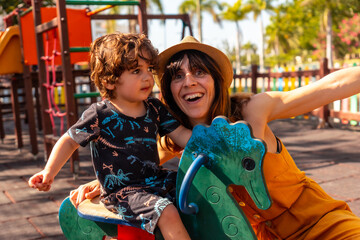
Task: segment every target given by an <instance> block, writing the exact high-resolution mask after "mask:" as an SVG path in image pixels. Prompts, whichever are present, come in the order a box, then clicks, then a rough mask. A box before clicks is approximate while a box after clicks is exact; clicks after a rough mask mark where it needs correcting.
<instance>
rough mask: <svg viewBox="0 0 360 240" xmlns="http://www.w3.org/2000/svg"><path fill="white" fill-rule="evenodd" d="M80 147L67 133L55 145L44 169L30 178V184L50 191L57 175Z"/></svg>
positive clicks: (41, 189) (40, 189)
mask: <svg viewBox="0 0 360 240" xmlns="http://www.w3.org/2000/svg"><path fill="white" fill-rule="evenodd" d="M78 147H79V144H78V143H76V142H75V141H74V140H73V139H72V138H71V137H70V136H69V135H68V134H67V133H65V134H64V135H63V136H62V137H61V138H60V139H59V140H58V141H57V142H56V144H55V145H54V147H53V149H52V151H51V154H50V157H49V160H48V162H47V163H46V166H45V168H44V170H42V171H40V172H38V173H36V174H34V176H32V177H31V178H30V179H29V186H30V187H32V188H36V189H38V190H39V191H49V190H50V185H51V184H52V182H53V181H54V178H55V176H56V175H57V174H58V172H59V171H60V169H61V168H62V167H63V166H64V164H65V163H66V161H67V160H68V159H69V158H70V157H71V155H72V154H73V152H74V151H75V150H76V149H77V148H78Z"/></svg>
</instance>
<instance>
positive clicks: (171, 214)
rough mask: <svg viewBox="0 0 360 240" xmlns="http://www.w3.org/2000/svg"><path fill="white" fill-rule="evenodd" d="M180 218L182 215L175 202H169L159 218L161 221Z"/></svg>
mask: <svg viewBox="0 0 360 240" xmlns="http://www.w3.org/2000/svg"><path fill="white" fill-rule="evenodd" d="M179 219H180V215H179V212H178V210H177V209H176V207H175V206H174V205H173V204H169V205H168V206H166V207H165V209H164V210H163V212H162V214H161V216H160V219H159V223H160V221H162V222H171V221H177V220H179Z"/></svg>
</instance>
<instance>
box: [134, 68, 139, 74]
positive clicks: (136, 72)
mask: <svg viewBox="0 0 360 240" xmlns="http://www.w3.org/2000/svg"><path fill="white" fill-rule="evenodd" d="M139 72H140V70H139V69H135V70H134V71H133V72H132V73H133V74H138V73H139Z"/></svg>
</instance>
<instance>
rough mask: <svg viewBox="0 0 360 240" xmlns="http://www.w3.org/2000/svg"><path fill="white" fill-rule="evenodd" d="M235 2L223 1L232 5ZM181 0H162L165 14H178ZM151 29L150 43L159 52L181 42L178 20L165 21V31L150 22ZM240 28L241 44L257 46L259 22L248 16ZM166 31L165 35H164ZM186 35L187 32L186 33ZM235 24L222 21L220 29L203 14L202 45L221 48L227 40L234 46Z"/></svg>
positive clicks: (232, 0)
mask: <svg viewBox="0 0 360 240" xmlns="http://www.w3.org/2000/svg"><path fill="white" fill-rule="evenodd" d="M235 1H236V0H223V2H228V3H229V4H233V3H234V2H235ZM181 2H182V0H163V1H162V4H163V7H164V12H165V14H178V8H179V5H180V3H181ZM263 19H264V25H266V24H268V23H269V15H268V14H265V15H264V17H263ZM195 21H196V19H193V22H192V23H191V24H192V29H193V34H194V36H195V37H198V33H197V28H196V25H197V24H196V22H195ZM150 24H151V27H150V32H149V37H150V39H151V41H152V43H153V44H154V45H155V46H156V47H157V48H158V49H159V51H162V50H164V49H165V48H167V47H170V46H172V45H174V44H176V43H178V42H179V41H180V40H181V32H182V23H181V21H179V20H177V21H176V20H167V23H166V26H165V29H166V30H165V29H164V26H163V25H161V24H160V21H158V20H153V21H151V23H150ZM240 26H241V29H242V32H243V41H242V44H245V43H247V42H249V41H250V42H252V43H255V44H259V39H260V27H259V22H254V20H253V17H252V16H251V15H250V16H249V17H248V20H244V21H242V22H240ZM165 31H166V34H165ZM186 33H187V34H188V31H187V32H186ZM235 33H236V29H235V24H234V23H233V22H229V21H223V23H222V27H220V26H219V25H218V24H215V23H214V22H213V20H212V17H211V15H210V14H208V13H206V12H204V13H203V43H205V44H209V45H212V46H214V47H217V48H220V49H222V48H223V43H222V42H223V41H224V40H228V42H229V44H230V45H231V46H234V42H235Z"/></svg>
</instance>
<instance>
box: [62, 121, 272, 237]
mask: <svg viewBox="0 0 360 240" xmlns="http://www.w3.org/2000/svg"><path fill="white" fill-rule="evenodd" d="M265 153H266V146H265V143H264V142H263V141H261V140H259V139H255V138H253V136H252V133H251V127H250V126H249V125H248V124H247V123H246V122H244V121H238V122H236V123H229V122H228V120H227V119H226V118H225V117H221V116H220V117H217V118H215V119H214V120H213V122H212V124H211V125H210V126H206V125H197V126H195V127H194V129H193V133H192V136H191V138H190V140H189V142H188V144H187V145H186V148H185V149H184V152H183V154H182V157H181V160H180V164H179V169H178V176H177V189H176V191H177V196H178V197H177V208H178V209H179V212H180V216H181V218H182V221H183V223H184V225H185V227H186V229H187V230H188V232H189V234H190V237H191V239H193V240H196V239H199V240H203V239H232V240H238V239H239V240H240V239H244V240H251V239H256V236H255V234H254V232H253V230H252V228H251V225H250V224H249V222H248V220H247V218H246V216H245V214H244V213H243V211H242V209H241V207H240V206H239V205H238V204H237V202H236V201H235V199H234V198H233V197H232V195H231V193H230V191H229V189H230V187H229V186H231V185H232V184H234V185H242V186H244V187H245V189H246V190H247V191H248V193H249V195H250V196H251V198H252V199H253V201H254V203H255V204H256V206H257V207H258V208H259V209H268V208H269V207H270V206H271V199H270V196H269V193H268V191H267V188H266V184H265V182H264V177H263V171H262V162H263V158H264V155H265ZM59 221H60V226H61V228H62V231H63V233H64V235H65V236H66V238H67V239H70V240H73V239H86V240H91V239H96V240H100V239H104V236H112V237H116V238H118V239H127V240H131V239H144V240H145V239H146V240H147V239H163V238H162V236H161V233H160V231H156V232H155V235H152V234H149V233H147V232H145V231H144V230H141V229H139V228H135V227H132V226H131V225H130V224H129V223H127V222H126V221H124V220H122V219H121V217H119V216H117V215H115V214H113V213H111V212H109V211H108V210H107V209H106V208H105V207H104V206H103V205H102V204H101V203H99V200H98V199H92V200H86V201H84V202H83V203H81V204H80V206H79V207H78V209H75V207H74V206H73V205H72V204H71V202H70V200H69V198H66V199H65V200H64V201H63V203H62V205H61V207H60V211H59Z"/></svg>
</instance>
